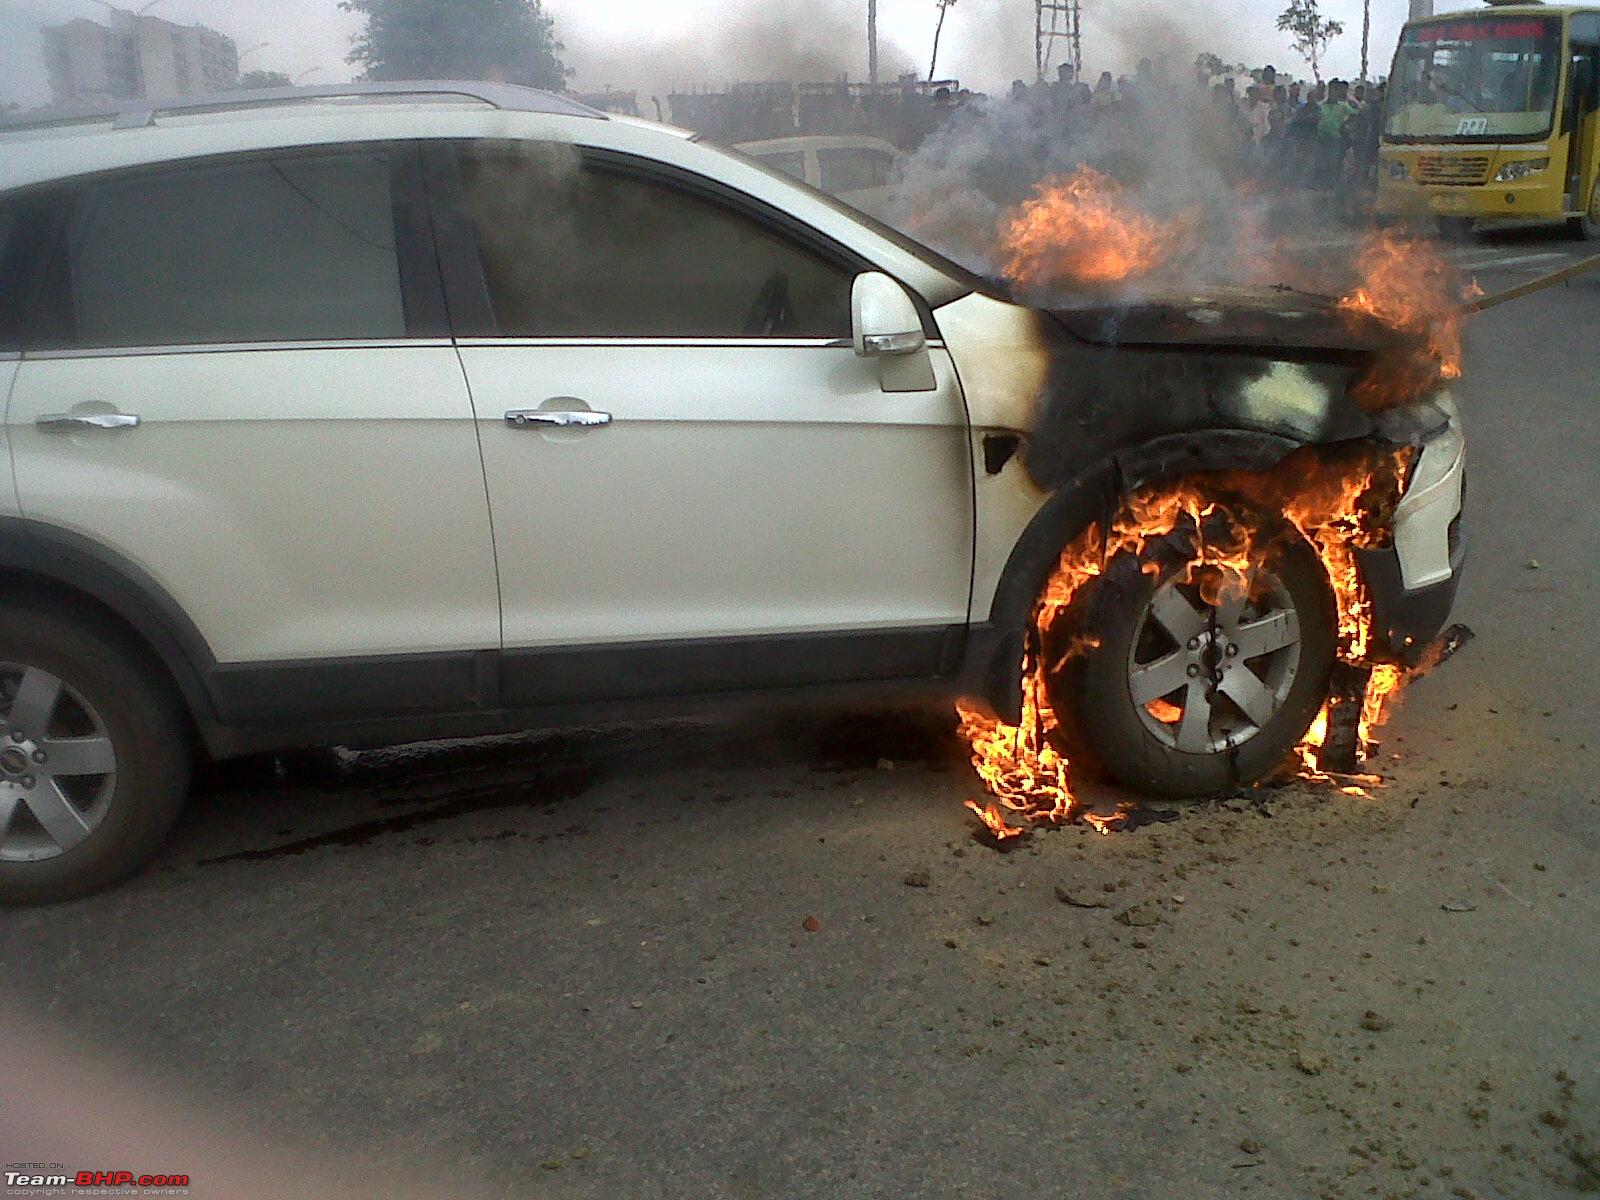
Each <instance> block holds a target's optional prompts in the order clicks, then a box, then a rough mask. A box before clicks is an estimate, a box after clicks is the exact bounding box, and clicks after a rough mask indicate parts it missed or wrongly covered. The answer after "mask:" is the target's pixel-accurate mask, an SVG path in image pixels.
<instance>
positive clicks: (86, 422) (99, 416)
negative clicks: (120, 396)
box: [34, 412, 139, 429]
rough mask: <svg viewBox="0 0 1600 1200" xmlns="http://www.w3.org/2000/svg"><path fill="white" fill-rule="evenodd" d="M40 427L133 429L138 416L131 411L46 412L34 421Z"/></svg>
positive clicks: (137, 421)
mask: <svg viewBox="0 0 1600 1200" xmlns="http://www.w3.org/2000/svg"><path fill="white" fill-rule="evenodd" d="M34 423H35V424H36V425H38V426H39V428H41V429H134V428H137V426H138V424H139V418H138V417H136V416H134V415H133V414H132V413H120V412H110V413H46V414H44V415H43V416H41V417H39V418H38V419H37V420H36V421H35V422H34Z"/></svg>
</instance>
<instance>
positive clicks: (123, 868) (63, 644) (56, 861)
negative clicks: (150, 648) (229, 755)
mask: <svg viewBox="0 0 1600 1200" xmlns="http://www.w3.org/2000/svg"><path fill="white" fill-rule="evenodd" d="M0 714H3V715H0V902H3V903H24V904H26V903H44V902H49V901H55V900H66V899H71V898H72V897H75V896H82V895H86V894H88V893H90V892H94V891H99V890H100V889H102V888H106V887H110V886H111V885H112V884H115V883H118V882H120V881H122V880H123V879H126V878H127V877H128V876H129V875H131V874H133V873H134V872H135V871H137V870H138V869H139V868H141V867H143V866H144V865H145V864H146V863H148V862H149V860H150V859H151V858H152V857H153V856H154V854H155V852H156V850H157V849H158V848H159V847H160V845H161V842H162V840H163V839H164V838H165V837H166V834H167V831H168V830H169V829H170V828H171V826H172V823H173V821H174V820H175V819H176V818H177V815H178V812H179V810H180V809H181V807H182V805H183V801H184V798H185V793H186V790H187V788H188V782H189V769H190V753H191V751H190V746H189V740H188V738H187V736H186V733H185V729H184V724H183V721H182V719H181V715H180V714H179V712H178V709H177V706H176V704H175V702H174V700H173V698H172V696H171V694H170V689H168V688H167V687H166V686H165V680H163V679H160V678H157V677H155V676H154V674H153V669H152V667H151V666H150V665H149V664H148V663H147V661H146V659H145V657H144V656H143V655H142V654H140V653H139V652H138V650H137V648H135V647H133V646H132V645H130V644H128V642H127V641H126V639H124V638H123V637H122V636H120V635H119V633H118V631H116V630H115V629H114V628H111V627H109V626H108V625H106V624H104V623H102V622H100V621H97V620H94V619H91V618H74V617H67V616H62V615H60V614H58V613H54V612H46V611H42V610H36V609H32V608H27V607H9V606H8V607H5V608H0Z"/></svg>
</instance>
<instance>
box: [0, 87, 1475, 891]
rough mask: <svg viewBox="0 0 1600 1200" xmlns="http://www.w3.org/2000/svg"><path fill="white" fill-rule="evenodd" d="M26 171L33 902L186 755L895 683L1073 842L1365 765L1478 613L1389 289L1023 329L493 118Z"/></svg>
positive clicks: (1437, 423)
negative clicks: (1298, 768)
mask: <svg viewBox="0 0 1600 1200" xmlns="http://www.w3.org/2000/svg"><path fill="white" fill-rule="evenodd" d="M0 148H3V153H0V390H4V391H6V392H7V393H8V394H9V396H10V402H9V409H8V412H7V415H6V421H7V430H6V432H7V436H8V440H9V443H10V454H9V455H8V456H7V457H6V458H5V459H4V460H3V463H4V465H3V471H4V473H5V476H6V477H5V479H4V481H3V482H4V485H5V486H4V487H0V576H3V578H4V581H5V589H4V593H3V598H0V709H3V720H4V737H5V738H6V739H7V741H6V742H5V743H4V745H5V747H6V748H5V749H4V752H3V753H0V897H4V898H6V899H9V900H12V901H38V900H48V899H55V898H61V897H65V896H70V895H78V894H82V893H84V892H86V891H90V890H93V889H95V888H98V887H104V886H107V885H109V884H111V883H113V882H115V881H117V880H119V879H122V878H125V877H126V876H127V875H129V874H130V873H131V872H133V871H135V870H136V869H138V868H139V867H140V866H141V865H142V864H144V863H146V862H148V861H149V859H150V858H151V857H152V855H153V854H154V853H155V851H156V849H157V848H158V847H159V845H160V844H161V841H162V839H163V837H164V836H165V834H166V831H167V830H168V829H169V828H170V826H171V824H172V822H173V820H174V819H175V817H176V814H177V812H178V810H179V806H180V805H181V803H182V800H183V797H184V793H185V790H186V786H187V780H188V777H189V769H190V763H191V759H192V756H193V755H194V754H195V752H196V751H200V752H203V753H206V754H209V755H210V756H212V757H216V758H225V757H228V756H235V755H241V754H245V753H250V752H257V751H270V750H279V749H286V748H292V747H301V746H316V745H328V744H344V745H356V746H372V745H381V744H385V743H394V742H402V741H407V740H415V739H418V738H437V737H447V736H455V737H460V736H471V735H477V734H485V733H492V732H501V731H505V730H509V729H520V728H528V727H534V726H548V725H553V724H558V723H563V722H571V721H582V722H593V721H596V720H613V719H625V718H631V717H638V716H644V715H654V714H660V713H668V712H682V711H690V710H696V709H704V708H708V707H715V708H719V709H720V708H726V707H727V706H729V705H730V704H749V703H754V702H758V701H766V700H769V699H772V698H777V697H801V698H815V697H817V696H844V695H861V694H863V693H866V694H871V695H881V694H883V693H884V692H885V691H895V692H900V691H907V690H915V691H924V692H926V691H933V692H938V693H943V694H947V695H951V696H960V697H964V698H965V699H963V701H962V703H961V722H962V729H963V731H964V732H965V733H966V735H967V736H968V738H969V739H970V740H971V742H972V744H973V749H974V757H975V761H976V763H977V766H978V769H979V771H980V774H981V775H982V776H983V778H984V779H985V781H986V782H987V783H988V785H989V786H990V788H991V790H992V791H993V793H994V795H995V797H996V799H997V801H998V802H999V803H1000V804H1001V805H1003V806H1005V807H1009V808H1011V809H1013V810H1015V811H1018V812H1022V813H1024V814H1026V815H1029V816H1036V817H1040V818H1050V819H1065V818H1067V817H1068V816H1070V815H1071V814H1072V810H1073V803H1074V802H1073V798H1072V792H1071V781H1070V778H1069V764H1070V763H1071V761H1072V760H1073V758H1074V756H1080V757H1088V758H1093V759H1094V760H1096V761H1097V762H1098V764H1099V765H1100V767H1101V768H1102V769H1104V770H1105V771H1107V772H1108V773H1109V774H1110V775H1112V776H1113V777H1115V778H1118V779H1121V780H1123V781H1124V782H1127V783H1130V784H1132V785H1134V786H1136V787H1138V788H1140V789H1142V790H1147V791H1153V792H1160V793H1166V794H1177V795H1191V794H1198V793H1204V792H1207V791H1212V790H1215V789H1217V788H1220V787H1224V786H1228V785H1230V784H1234V783H1241V782H1248V781H1250V780H1253V779H1256V778H1258V777H1260V776H1262V775H1264V774H1265V773H1267V772H1269V771H1272V770H1274V769H1276V768H1278V767H1279V765H1280V764H1281V763H1282V762H1283V761H1284V760H1285V759H1286V758H1290V757H1292V756H1293V755H1294V754H1295V751H1296V749H1297V747H1299V748H1300V749H1301V751H1302V753H1305V754H1306V755H1308V756H1309V757H1310V758H1312V759H1314V760H1315V761H1316V763H1317V765H1318V766H1319V767H1326V766H1328V765H1329V763H1325V762H1323V761H1322V759H1323V758H1324V756H1325V754H1324V752H1327V754H1326V756H1328V757H1329V759H1330V762H1331V759H1332V758H1333V757H1340V758H1341V762H1340V763H1339V764H1335V765H1340V766H1345V765H1346V764H1344V763H1343V762H1342V752H1340V753H1334V752H1333V751H1329V747H1335V748H1336V747H1337V746H1338V744H1340V743H1341V741H1343V742H1347V743H1350V754H1349V755H1348V757H1349V758H1350V759H1351V760H1352V763H1353V761H1354V758H1355V750H1357V749H1359V739H1360V738H1361V736H1363V733H1365V734H1366V735H1367V736H1370V733H1371V729H1372V727H1373V725H1374V724H1375V722H1376V721H1378V720H1379V719H1381V711H1380V710H1381V706H1382V704H1383V702H1384V699H1385V697H1386V696H1388V695H1390V694H1392V692H1393V689H1394V687H1395V686H1396V685H1397V684H1398V682H1399V681H1400V678H1401V676H1402V674H1403V672H1404V671H1405V670H1406V669H1407V668H1408V667H1409V666H1410V665H1411V664H1415V663H1417V662H1418V661H1420V660H1421V658H1422V657H1423V656H1424V655H1425V654H1426V653H1427V650H1428V647H1429V645H1430V643H1431V642H1432V641H1433V639H1434V638H1435V635H1436V634H1437V633H1438V631H1439V630H1440V628H1441V626H1442V624H1443V622H1444V620H1445V616H1446V614H1447V612H1448V611H1449V608H1450V605H1451V599H1452V595H1453V592H1454V589H1455V586H1456V581H1457V579H1458V577H1459V569H1460V563H1461V553H1462V545H1461V539H1460V530H1459V514H1460V508H1461V481H1462V472H1463V441H1462V433H1461V424H1460V419H1459V415H1458V413H1457V409H1456V406H1455V404H1454V403H1453V401H1452V400H1451V399H1450V397H1449V395H1448V392H1447V391H1446V385H1447V383H1448V380H1449V378H1450V377H1451V376H1452V375H1453V373H1454V372H1455V370H1456V369H1457V366H1456V363H1455V362H1454V361H1453V360H1452V359H1451V353H1452V343H1451V341H1450V338H1449V337H1448V335H1447V331H1445V332H1441V331H1440V330H1439V329H1438V328H1436V324H1437V323H1436V322H1435V321H1433V320H1432V319H1431V317H1427V316H1426V314H1425V315H1424V316H1423V317H1417V316H1415V315H1414V314H1413V308H1414V306H1413V305H1412V304H1411V303H1410V301H1409V299H1408V295H1409V293H1408V292H1407V290H1406V287H1398V288H1397V287H1394V286H1391V285H1392V284H1393V283H1394V281H1395V279H1396V278H1398V279H1399V280H1400V282H1402V283H1404V284H1406V285H1407V286H1409V284H1410V282H1411V280H1412V279H1413V277H1415V276H1416V275H1417V274H1418V273H1417V272H1416V271H1415V270H1413V269H1411V268H1410V267H1408V266H1407V265H1405V261H1404V257H1403V253H1402V254H1401V257H1400V258H1399V259H1396V260H1394V261H1391V258H1389V257H1385V254H1384V253H1383V252H1382V250H1381V248H1379V249H1378V250H1375V251H1374V258H1373V263H1372V264H1371V269H1370V270H1369V271H1368V276H1369V286H1366V287H1364V288H1362V289H1357V290H1354V291H1352V292H1351V293H1350V294H1348V295H1347V296H1345V297H1344V298H1343V300H1341V301H1340V302H1337V303H1336V302H1334V301H1331V300H1325V299H1320V298H1316V297H1312V296H1309V295H1305V294H1302V293H1295V292H1289V291H1284V290H1276V291H1274V290H1268V291H1264V292H1252V293H1244V292H1240V293H1236V294H1183V295H1175V296H1169V297H1165V298H1156V297H1153V296H1148V295H1146V296H1141V297H1137V298H1136V297H1134V296H1132V295H1116V294H1112V295H1102V296H1101V297H1099V298H1098V299H1097V300H1096V301H1095V302H1093V303H1090V302H1087V301H1085V300H1083V299H1082V298H1079V299H1078V300H1077V301H1075V302H1071V303H1060V304H1029V303H1023V302H1021V301H1019V300H1018V299H1016V298H1014V297H1013V296H1011V295H1010V294H1008V293H1007V292H1006V291H1005V290H1004V289H1001V288H997V287H994V286H992V285H990V284H989V283H987V282H986V281H984V280H982V279H980V278H978V277H976V276H974V275H973V274H971V273H969V272H968V271H966V270H964V269H962V268H961V267H959V266H957V265H956V264H954V263H953V262H950V261H948V260H947V259H945V258H943V257H941V256H940V255H938V254H936V253H934V252H933V251H931V250H929V249H927V248H926V247H924V246H922V245H920V244H919V243H917V242H915V241H913V240H911V239H909V238H907V237H905V236H903V235H902V234H900V233H898V232H896V231H895V230H893V229H890V228H888V227H887V226H884V225H881V224H879V223H877V222H875V221H873V220H871V219H870V218H867V217H864V216H863V215H862V214H860V213H859V212H857V211H855V210H854V209H852V208H850V207H848V206H847V205H843V204H841V203H839V202H837V201H835V200H832V199H830V198H829V197H827V196H826V195H824V194H822V193H820V192H817V191H815V190H813V189H811V188H809V187H807V186H806V185H804V184H803V183H800V182H798V181H796V180H794V179H792V178H790V177H788V176H786V175H784V174H782V173H780V172H778V171H774V170H771V169H769V168H766V167H764V166H762V165H761V164H759V163H756V162H754V161H752V160H749V159H747V158H745V157H742V156H739V155H737V154H735V153H732V152H728V151H724V150H721V149H718V148H716V147H714V146H711V145H707V144H704V143H702V142H700V141H698V140H696V139H695V138H693V137H691V136H690V135H689V134H687V133H684V132H683V131H680V130H674V129H669V128H666V127H664V126H659V125H654V124H649V123H646V122H643V121H639V120H636V119H631V118H626V117H618V116H615V115H608V114H605V113H602V112H599V111H596V110H593V109H589V108H586V107H584V106H582V105H579V104H576V103H574V102H572V101H570V100H568V99H565V98H562V97H557V96H552V95H548V94H545V93H541V92H536V91H530V90H526V89H521V88H515V87H508V86H505V85H496V84H483V83H456V84H451V83H446V84H438V83H428V84H352V85H343V86H338V87H327V88H311V89H295V90H284V91H273V92H264V93H258V94H251V93H245V94H241V95H234V96H227V97H219V98H215V99H211V100H204V99H201V100H191V99H186V100H183V101H174V102H171V103H161V102H158V103H149V102H133V101H130V102H128V104H127V105H125V106H123V107H122V108H117V109H108V110H103V111H91V112H76V113H69V114H57V115H51V114H27V115H25V116H23V117H20V118H14V119H11V120H10V121H9V123H8V124H6V125H4V126H0ZM1397 263H1398V266H1397V265H1396V264H1397ZM240 280H247V281H248V286H240V285H239V282H238V281H240ZM1318 725H1320V726H1321V727H1322V729H1321V732H1320V733H1318V732H1317V729H1316V727H1317V726H1318ZM1308 728H1309V729H1312V730H1313V732H1312V734H1311V735H1310V737H1311V740H1312V741H1317V740H1319V739H1320V740H1321V741H1323V742H1324V743H1326V745H1325V746H1324V747H1323V750H1322V751H1317V752H1313V750H1312V749H1310V748H1308V747H1307V745H1306V742H1307V736H1308V734H1307V731H1308ZM984 811H985V812H986V813H988V812H989V810H987V809H985V810H984ZM990 815H992V814H990ZM997 823H998V824H1000V825H1004V824H1005V821H1004V820H1003V819H999V818H997Z"/></svg>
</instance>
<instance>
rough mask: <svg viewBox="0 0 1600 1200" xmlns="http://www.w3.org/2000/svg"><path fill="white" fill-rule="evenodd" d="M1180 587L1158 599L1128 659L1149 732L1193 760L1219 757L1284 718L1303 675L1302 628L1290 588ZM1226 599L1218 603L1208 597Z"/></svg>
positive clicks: (1170, 584) (1260, 584) (1269, 579)
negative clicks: (1297, 678)
mask: <svg viewBox="0 0 1600 1200" xmlns="http://www.w3.org/2000/svg"><path fill="white" fill-rule="evenodd" d="M1215 584H1216V581H1215V580H1211V581H1209V585H1208V581H1205V580H1201V581H1200V582H1193V581H1189V580H1186V579H1184V578H1183V577H1181V576H1180V577H1178V578H1174V579H1171V580H1168V581H1167V582H1165V583H1163V584H1162V585H1161V586H1160V587H1158V588H1157V589H1156V592H1155V594H1154V595H1153V596H1152V597H1151V599H1150V602H1149V604H1148V605H1147V606H1146V608H1145V612H1144V616H1143V618H1142V620H1141V623H1140V627H1139V632H1138V635H1137V636H1136V637H1135V638H1134V641H1133V646H1132V649H1131V650H1130V652H1129V655H1128V685H1129V690H1130V692H1131V694H1132V697H1133V702H1134V704H1135V705H1136V706H1137V707H1138V710H1139V716H1140V719H1141V720H1142V721H1143V723H1144V726H1145V728H1146V729H1147V730H1148V731H1149V732H1150V733H1152V734H1154V735H1155V737H1156V738H1157V739H1158V740H1160V741H1161V742H1162V743H1163V744H1164V745H1166V746H1170V747H1173V748H1175V749H1177V750H1179V751H1182V752H1184V753H1186V754H1217V753H1224V752H1226V751H1228V750H1229V749H1231V748H1233V747H1235V746H1239V745H1242V744H1243V743H1245V742H1247V741H1249V740H1250V739H1251V738H1253V737H1255V736H1256V735H1257V734H1258V733H1260V732H1261V730H1262V729H1263V728H1265V727H1266V726H1267V724H1268V723H1270V722H1271V721H1272V719H1273V717H1275V716H1277V714H1278V712H1279V711H1280V710H1281V709H1282V708H1283V706H1284V703H1285V701H1286V700H1287V699H1288V696H1289V692H1290V689H1291V688H1292V687H1293V686H1294V680H1295V675H1296V673H1297V672H1298V670H1299V666H1300V622H1299V617H1298V615H1297V614H1296V612H1295V608H1294V601H1293V599H1292V598H1291V597H1290V595H1289V592H1288V590H1287V589H1286V588H1285V587H1284V585H1283V583H1282V582H1281V581H1280V580H1278V579H1277V578H1276V577H1275V576H1273V575H1272V574H1271V573H1270V572H1267V571H1257V572H1256V573H1255V574H1254V575H1253V576H1252V577H1251V578H1250V580H1249V581H1248V586H1245V585H1244V583H1242V582H1241V581H1237V580H1235V581H1233V585H1232V586H1222V587H1220V588H1219V587H1217V586H1215ZM1213 593H1216V595H1215V598H1214V601H1213V600H1208V599H1207V598H1206V597H1207V595H1208V594H1213Z"/></svg>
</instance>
